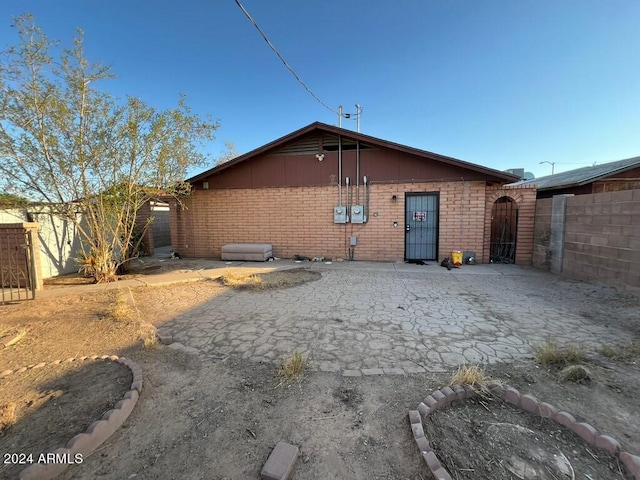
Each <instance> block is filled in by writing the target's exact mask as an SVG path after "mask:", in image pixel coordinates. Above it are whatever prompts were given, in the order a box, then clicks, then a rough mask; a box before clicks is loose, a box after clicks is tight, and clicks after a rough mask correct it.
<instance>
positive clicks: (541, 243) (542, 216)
mask: <svg viewBox="0 0 640 480" xmlns="http://www.w3.org/2000/svg"><path fill="white" fill-rule="evenodd" d="M552 202H553V199H552V198H542V199H539V200H537V201H536V214H535V224H534V229H533V257H532V259H531V263H532V264H533V265H534V266H535V267H538V268H544V269H546V270H548V269H549V267H550V264H551V258H550V255H551V250H550V249H549V242H550V240H551V203H552Z"/></svg>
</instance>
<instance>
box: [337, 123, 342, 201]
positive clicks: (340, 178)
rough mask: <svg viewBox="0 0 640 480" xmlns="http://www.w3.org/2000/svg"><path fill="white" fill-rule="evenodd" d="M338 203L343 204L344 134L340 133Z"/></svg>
mask: <svg viewBox="0 0 640 480" xmlns="http://www.w3.org/2000/svg"><path fill="white" fill-rule="evenodd" d="M338 197H339V201H338V205H342V136H341V135H338Z"/></svg>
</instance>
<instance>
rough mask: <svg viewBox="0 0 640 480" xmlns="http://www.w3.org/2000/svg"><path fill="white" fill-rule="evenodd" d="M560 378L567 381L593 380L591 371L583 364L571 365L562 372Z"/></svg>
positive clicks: (585, 381)
mask: <svg viewBox="0 0 640 480" xmlns="http://www.w3.org/2000/svg"><path fill="white" fill-rule="evenodd" d="M560 378H562V380H564V381H565V382H574V383H581V384H583V385H584V384H587V383H589V382H591V372H589V370H587V369H586V368H585V367H583V366H582V365H569V366H568V367H566V368H564V369H563V370H562V372H560Z"/></svg>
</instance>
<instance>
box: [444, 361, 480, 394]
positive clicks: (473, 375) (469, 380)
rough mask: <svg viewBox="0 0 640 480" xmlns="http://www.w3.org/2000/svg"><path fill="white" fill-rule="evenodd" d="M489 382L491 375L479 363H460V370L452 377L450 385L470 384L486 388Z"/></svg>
mask: <svg viewBox="0 0 640 480" xmlns="http://www.w3.org/2000/svg"><path fill="white" fill-rule="evenodd" d="M488 382H489V377H488V376H487V374H486V373H485V371H484V369H483V368H480V367H479V366H477V365H460V366H459V367H458V371H457V372H456V373H454V374H453V376H452V377H451V380H450V381H449V385H455V384H458V385H469V386H471V387H478V388H480V389H485V388H486V387H487V383H488Z"/></svg>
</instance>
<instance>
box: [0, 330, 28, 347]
mask: <svg viewBox="0 0 640 480" xmlns="http://www.w3.org/2000/svg"><path fill="white" fill-rule="evenodd" d="M27 333H29V330H28V329H26V328H20V329H18V331H17V332H16V334H15V335H13V336H12V337H11V338H8V337H9V335H4V334H3V335H0V340H2V341H0V348H7V347H10V346H11V345H15V344H16V343H18V342H19V341H20V340H22V339H23V338H24V337H26V336H27ZM5 337H7V339H6V341H5Z"/></svg>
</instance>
